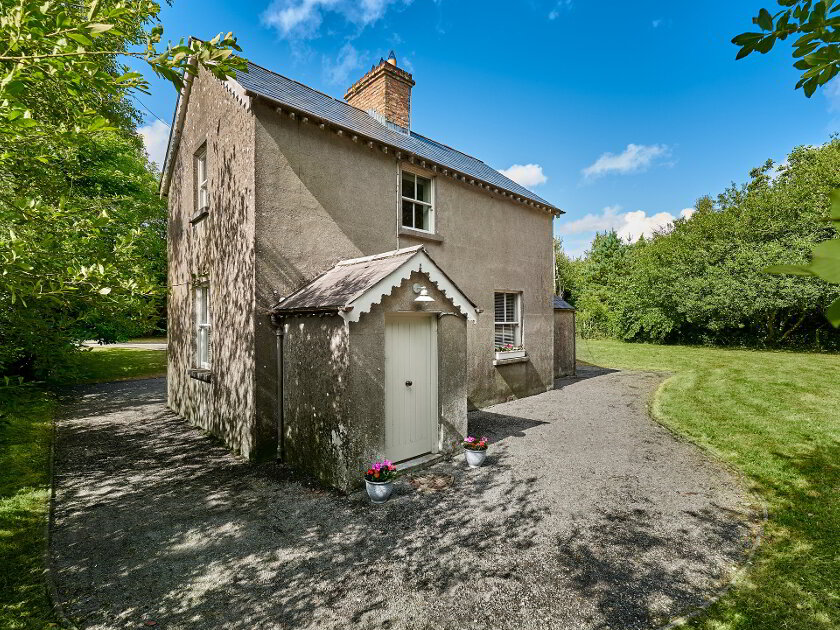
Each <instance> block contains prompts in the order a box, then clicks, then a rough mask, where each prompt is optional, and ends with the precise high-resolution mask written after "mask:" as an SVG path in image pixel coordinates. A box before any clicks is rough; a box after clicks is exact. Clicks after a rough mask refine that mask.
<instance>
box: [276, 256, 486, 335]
mask: <svg viewBox="0 0 840 630" xmlns="http://www.w3.org/2000/svg"><path fill="white" fill-rule="evenodd" d="M415 271H417V272H420V273H423V274H425V275H426V276H427V277H428V278H429V280H430V281H431V282H432V283H434V284H435V285H436V286H437V288H438V289H439V290H440V291H441V292H442V293H443V294H444V295H445V296H446V298H447V299H448V300H449V301H451V302H452V304H453V305H454V306H455V307H456V308H458V310H459V311H461V313H462V314H463V315H464V316H465V317H466V318H467V319H469V320H471V321H475V319H476V312H477V310H476V305H475V303H473V301H472V300H470V299H469V298H468V297H467V296H466V295H464V293H463V292H462V291H461V290H460V289H459V288H458V286H457V285H456V284H455V283H454V282H453V281H452V280H451V279H450V278H449V276H447V275H446V273H445V272H444V271H443V270H442V269H441V268H440V267H439V266H438V265H437V264H436V263H435V261H434V260H432V258H431V257H430V256H429V254H428V253H427V252H426V250H425V248H424V247H423V246H422V245H416V246H414V247H407V248H404V249H398V250H394V251H390V252H384V253H382V254H376V255H373V256H365V257H363V258H352V259H349V260H342V261H341V262H339V263H337V264H336V265H335V266H334V267H333V268H332V269H329V270H327V271H326V272H324V273H322V274H321V275H320V276H318V277H317V278H315V279H314V280H312V281H311V282H309V283H308V284H306V285H304V286H303V287H301V288H300V289H298V290H297V291H295V292H294V293H292V294H290V295H288V296H286V297H285V298H282V299H281V300H280V301H279V302H278V303H277V305H276V306H275V307H274V313H275V314H277V315H292V314H317V313H338V314H340V315H341V316H342V317H343V318H344V319H345V320H346V321H352V322H357V321H359V317H360V316H361V315H362V314H363V313H367V312H369V311H370V309H371V308H372V307H373V305H374V304H378V303H379V302H381V301H382V298H383V297H384V296H386V295H389V294H390V293H391V291H393V290H394V289H395V288H396V287H398V286H399V285H400V284H401V283H402V282H403V281H404V280H406V279H407V278H408V277H409V276H410V275H411V274H412V273H413V272H415Z"/></svg>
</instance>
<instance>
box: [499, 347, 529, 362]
mask: <svg viewBox="0 0 840 630" xmlns="http://www.w3.org/2000/svg"><path fill="white" fill-rule="evenodd" d="M527 354H528V353H527V352H525V350H504V351H500V352H496V354H495V355H494V356H495V359H496V361H506V360H508V359H524V358H525V357H526V356H527Z"/></svg>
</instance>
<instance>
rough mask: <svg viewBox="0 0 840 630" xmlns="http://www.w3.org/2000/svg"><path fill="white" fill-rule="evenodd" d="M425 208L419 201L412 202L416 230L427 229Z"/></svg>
mask: <svg viewBox="0 0 840 630" xmlns="http://www.w3.org/2000/svg"><path fill="white" fill-rule="evenodd" d="M425 210H426V208H425V207H424V206H421V205H420V204H419V203H415V204H414V227H415V228H416V229H418V230H428V229H429V228H428V226H427V225H426V221H425V218H424V215H425V214H426V212H425Z"/></svg>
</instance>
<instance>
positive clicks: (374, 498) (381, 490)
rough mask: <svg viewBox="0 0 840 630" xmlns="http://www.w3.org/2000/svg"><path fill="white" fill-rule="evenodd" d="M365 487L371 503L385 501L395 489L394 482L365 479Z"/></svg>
mask: <svg viewBox="0 0 840 630" xmlns="http://www.w3.org/2000/svg"><path fill="white" fill-rule="evenodd" d="M365 488H366V489H367V493H368V496H369V497H370V502H371V503H385V501H387V500H388V497H390V496H391V493H392V492H393V491H394V482H393V481H368V480H367V479H365Z"/></svg>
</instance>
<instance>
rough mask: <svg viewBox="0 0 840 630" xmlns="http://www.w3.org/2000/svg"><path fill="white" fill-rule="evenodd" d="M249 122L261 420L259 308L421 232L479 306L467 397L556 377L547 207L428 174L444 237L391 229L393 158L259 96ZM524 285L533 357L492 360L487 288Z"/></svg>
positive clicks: (260, 387) (522, 388)
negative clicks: (261, 100)
mask: <svg viewBox="0 0 840 630" xmlns="http://www.w3.org/2000/svg"><path fill="white" fill-rule="evenodd" d="M254 111H255V113H256V116H257V122H256V132H255V133H256V155H257V160H256V165H255V169H256V191H257V197H256V252H257V254H256V261H257V262H256V264H257V267H256V278H257V280H256V283H257V321H256V324H255V328H256V341H257V354H256V358H257V366H258V370H257V423H258V426H261V425H263V424H266V425H268V424H269V423H270V418H271V416H272V413H273V411H272V409H273V396H274V393H273V392H274V378H275V373H274V368H273V354H272V353H273V350H272V348H273V341H272V339H271V337H272V334H273V333H272V332H271V330H270V328H271V327H270V325H269V323H268V318H267V315H266V314H265V313H267V311H268V309H269V308H270V306H271V305H272V304H274V303H275V302H276V298H277V297H279V296H281V295H285V294H288V293H290V292H291V291H293V290H295V289H297V288H298V287H300V286H302V285H303V284H305V283H306V282H308V281H310V280H311V279H312V278H314V277H315V276H317V275H318V274H320V273H322V272H323V271H325V270H326V269H328V268H329V267H331V266H332V265H333V264H335V263H336V262H338V261H339V260H342V259H346V258H352V257H357V256H363V255H370V254H376V253H380V252H383V251H389V250H393V249H398V248H400V247H408V246H411V245H417V244H423V245H425V246H426V248H427V250H428V251H429V253H430V255H431V256H432V257H433V258H434V259H435V261H436V262H437V263H438V264H439V265H440V266H441V267H442V268H443V269H444V270H445V271H446V273H447V274H449V275H450V277H451V278H452V279H453V280H454V281H455V283H456V284H458V286H459V287H460V288H461V289H462V290H463V291H464V293H466V294H467V295H468V296H469V297H470V298H471V299H472V300H474V301H475V302H476V303H477V304H478V306H479V307H481V308H482V309H483V311H484V312H483V313H482V314H481V315H480V316H479V322H478V324H477V325H473V324H470V325H469V326H468V327H467V331H468V336H467V342H468V357H469V361H468V402H469V405H470V407H472V408H475V407H481V406H485V405H488V404H492V403H495V402H500V401H503V400H507V399H509V398H511V397H520V396H527V395H530V394H535V393H539V392H543V391H546V390H547V389H550V388H551V387H552V384H553V316H552V309H551V307H550V305H548V297H549V296H550V295H551V294H552V290H553V275H552V274H553V271H552V240H551V238H552V217H551V215H549V214H547V213H544V212H541V211H539V210H536V209H533V208H528V207H525V206H522V205H519V204H516V203H514V202H511V201H508V200H506V199H504V198H502V197H500V196H498V195H492V194H489V193H487V192H485V191H481V190H479V189H478V188H476V187H474V186H470V185H468V184H465V183H463V182H458V181H455V180H453V179H450V178H447V177H444V176H438V177H437V178H436V187H437V188H436V200H437V207H438V211H437V226H438V228H437V232H438V234H439V235H440V236H441V237H442V241H431V240H420V239H417V238H415V237H412V236H405V235H403V236H400V235H399V234H398V225H397V221H398V214H397V208H398V199H397V195H398V181H399V180H398V177H399V162H398V160H397V159H396V158H395V157H394V156H393V155H391V154H387V155H386V154H384V153H383V152H382V151H381V150H379V149H369V148H368V147H367V146H366V145H364V144H363V143H361V142H359V143H354V142H352V140H351V139H349V138H347V137H346V136H344V137H340V136H338V135H337V134H336V133H335V132H332V131H329V130H321V129H319V128H318V126H317V125H315V124H312V123H303V122H301V120H300V119H299V118H298V119H295V120H293V119H291V118H289V117H288V116H287V115H279V114H277V112H276V111H275V110H274V107H273V106H271V105H270V104H268V103H258V104H257V105H255V108H254ZM497 290H509V291H521V292H522V293H523V301H524V310H525V317H524V340H525V345H526V347H527V349H528V352H529V356H530V361H529V362H526V363H520V364H514V365H507V366H499V367H494V366H493V293H494V291H497Z"/></svg>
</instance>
